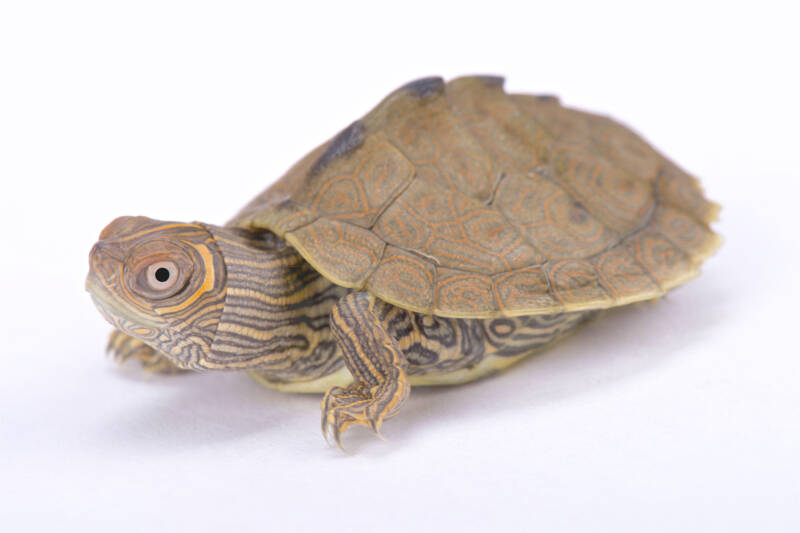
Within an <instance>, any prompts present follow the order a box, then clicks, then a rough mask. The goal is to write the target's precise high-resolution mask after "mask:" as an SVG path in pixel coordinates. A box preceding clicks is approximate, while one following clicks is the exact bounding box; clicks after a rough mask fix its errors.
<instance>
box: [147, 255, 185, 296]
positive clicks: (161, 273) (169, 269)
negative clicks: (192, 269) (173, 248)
mask: <svg viewBox="0 0 800 533" xmlns="http://www.w3.org/2000/svg"><path fill="white" fill-rule="evenodd" d="M146 279H147V285H148V286H149V287H150V288H151V289H153V290H154V291H158V292H160V291H166V290H169V289H171V288H172V287H174V286H175V283H177V281H178V265H176V264H175V263H173V262H172V261H159V262H157V263H153V264H152V265H150V266H149V267H147V275H146Z"/></svg>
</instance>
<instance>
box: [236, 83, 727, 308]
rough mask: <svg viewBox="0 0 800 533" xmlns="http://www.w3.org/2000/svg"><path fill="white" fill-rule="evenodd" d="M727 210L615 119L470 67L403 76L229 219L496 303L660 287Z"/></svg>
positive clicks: (403, 300) (386, 286)
mask: <svg viewBox="0 0 800 533" xmlns="http://www.w3.org/2000/svg"><path fill="white" fill-rule="evenodd" d="M718 210H719V207H718V206H717V205H716V204H714V203H712V202H709V201H708V200H707V199H705V197H704V196H703V193H702V190H701V188H700V186H699V184H698V181H697V180H696V179H695V178H693V177H691V176H690V175H688V174H687V173H685V172H684V171H682V170H681V169H680V168H678V167H677V166H676V165H675V164H673V163H672V162H670V161H669V160H667V159H666V158H665V157H663V156H662V155H660V154H659V153H658V152H657V151H656V150H655V149H653V148H652V147H651V146H650V145H649V144H648V143H647V142H645V141H644V140H643V139H642V138H641V137H640V136H638V135H637V134H635V133H634V132H632V131H631V130H630V129H628V128H627V127H625V126H623V125H621V124H620V123H618V122H615V121H613V120H611V119H609V118H607V117H604V116H600V115H595V114H591V113H586V112H583V111H577V110H574V109H570V108H567V107H564V106H562V105H561V104H560V103H559V101H558V99H556V98H554V97H550V96H534V95H517V94H507V93H506V92H505V91H504V90H503V80H502V78H498V77H491V76H473V77H464V78H457V79H454V80H452V81H450V82H449V83H445V82H444V81H443V80H442V79H441V78H424V79H421V80H417V81H415V82H411V83H409V84H407V85H405V86H403V87H401V88H400V89H398V90H396V91H395V92H393V93H392V94H390V95H389V96H388V97H386V98H385V99H384V100H383V101H382V102H381V103H380V104H379V105H378V106H377V107H376V108H374V109H373V110H372V111H370V112H369V113H368V114H367V115H366V116H365V117H364V118H362V119H361V120H358V121H356V122H354V123H353V124H351V125H350V126H348V127H347V128H345V129H344V130H343V131H342V132H340V133H339V134H338V135H337V136H335V137H334V138H333V139H331V140H330V141H328V142H327V143H325V144H323V145H322V146H320V147H318V148H317V149H316V150H314V151H313V152H311V153H310V154H308V155H307V156H306V157H305V158H303V159H302V160H300V161H299V162H298V163H297V164H296V165H295V166H294V167H293V168H291V169H290V170H289V171H288V172H287V173H286V174H285V175H284V176H283V177H282V178H281V179H280V180H278V181H277V182H276V183H275V184H273V185H272V186H271V187H269V188H268V189H267V190H266V191H264V192H263V193H262V194H260V195H259V196H258V197H256V198H255V199H254V200H253V201H252V202H251V203H250V204H249V205H247V206H246V207H245V208H244V209H243V210H242V211H241V212H240V213H239V214H238V215H237V216H236V218H235V219H234V220H233V221H232V222H231V223H232V224H234V225H240V226H245V227H253V228H263V229H268V230H271V231H273V232H275V233H276V234H278V235H279V236H281V237H284V238H285V239H286V240H287V241H288V242H289V243H290V244H291V245H292V246H294V247H295V248H296V249H297V250H298V251H299V252H300V254H301V255H302V256H303V257H304V258H305V259H306V260H307V261H308V262H309V263H311V265H313V266H314V268H316V269H317V270H318V271H319V272H320V273H322V274H323V275H324V276H326V277H327V278H328V279H330V280H331V281H333V282H334V283H337V284H339V285H342V286H345V287H351V288H356V289H361V288H365V289H366V290H368V291H370V292H371V293H373V294H374V295H376V296H377V297H379V298H381V299H383V300H385V301H387V302H390V303H392V304H395V305H397V306H400V307H403V308H405V309H409V310H411V311H416V312H420V313H434V314H437V315H441V316H448V317H474V318H488V317H493V316H501V315H506V316H517V315H534V314H542V313H553V312H560V311H578V310H588V309H601V308H607V307H613V306H618V305H623V304H627V303H631V302H635V301H641V300H647V299H652V298H656V297H658V296H660V295H662V294H664V292H665V291H667V290H668V289H670V288H672V287H674V286H676V285H678V284H680V283H682V282H684V281H686V280H687V279H689V278H691V277H693V276H695V275H696V274H697V271H698V270H697V269H698V266H699V264H700V263H701V262H702V261H703V260H704V259H705V258H706V257H708V256H709V255H710V254H711V253H713V251H714V250H715V249H716V247H717V246H718V243H719V239H718V237H717V236H716V235H715V234H714V233H713V232H712V231H711V230H710V229H709V223H710V222H712V221H713V220H714V219H715V218H716V215H717V212H718Z"/></svg>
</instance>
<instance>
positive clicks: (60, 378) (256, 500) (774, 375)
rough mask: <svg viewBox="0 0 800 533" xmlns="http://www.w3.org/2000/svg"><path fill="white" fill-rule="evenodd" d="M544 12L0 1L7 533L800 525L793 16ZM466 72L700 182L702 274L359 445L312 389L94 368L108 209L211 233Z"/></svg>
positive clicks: (0, 425) (436, 394) (498, 7)
mask: <svg viewBox="0 0 800 533" xmlns="http://www.w3.org/2000/svg"><path fill="white" fill-rule="evenodd" d="M548 4H553V5H548V6H535V5H533V3H526V2H518V3H516V4H505V3H503V2H499V1H492V2H481V3H480V4H479V5H478V6H476V7H472V6H469V5H467V4H465V3H460V4H459V6H458V8H455V7H452V8H448V9H445V8H439V7H436V6H435V5H434V3H433V2H407V1H406V2H396V3H393V4H391V6H389V5H385V6H382V5H381V4H378V3H375V2H370V3H368V4H365V5H364V6H362V7H351V6H348V5H346V4H342V3H341V2H334V3H332V6H331V7H327V8H320V7H312V6H309V5H302V6H295V7H290V6H289V3H280V5H278V6H276V7H272V8H267V7H265V6H266V3H258V2H255V3H252V4H241V3H224V4H222V3H221V4H220V5H219V6H216V7H213V6H211V5H210V4H208V3H205V2H202V3H201V2H191V3H186V4H179V3H175V2H133V3H128V5H127V7H123V6H122V4H121V3H119V4H118V3H112V2H95V3H89V2H53V3H51V4H42V3H39V2H33V1H25V2H4V3H3V4H2V7H0V61H1V63H0V76H2V83H0V176H1V178H0V179H1V180H2V197H1V198H2V200H0V201H1V202H2V209H0V231H2V244H3V251H2V252H0V254H1V255H2V276H0V284H2V286H1V287H0V294H2V295H3V305H2V306H0V331H1V332H2V347H0V352H1V353H2V373H1V374H0V523H2V524H3V526H2V527H3V530H4V531H54V530H58V531H64V530H66V531H70V530H72V531H81V532H88V531H94V530H100V531H108V530H113V531H179V530H180V531H191V532H200V531H223V530H225V531H249V530H262V531H264V530H266V531H293V530H308V531H311V530H314V531H336V530H349V531H353V530H356V528H358V530H361V531H375V532H382V531H409V529H410V528H413V530H419V531H430V530H436V531H453V530H457V531H506V530H515V529H516V530H520V529H523V530H536V531H545V532H552V531H593V532H597V531H614V532H623V531H637V532H638V531H648V532H650V531H704V532H707V531H725V532H729V531H770V532H775V531H798V530H800V512H799V511H798V507H799V506H800V501H798V500H799V499H800V498H799V496H798V494H799V493H800V486H799V485H800V481H799V480H800V464H799V461H798V450H799V449H800V416H799V415H800V409H799V408H798V405H800V391H799V390H798V378H799V377H800V350H798V347H797V338H798V336H797V331H798V322H797V319H796V317H797V315H798V299H800V290H799V289H798V271H800V250H799V248H800V247H799V246H798V243H799V242H800V239H798V234H797V231H798V227H800V223H799V222H798V221H800V216H799V215H798V211H800V208H799V206H800V188H798V182H800V161H798V140H800V139H798V124H800V113H798V104H797V95H798V93H800V84H798V81H797V78H796V77H795V76H796V72H797V51H798V49H800V43H798V38H797V33H796V27H795V22H796V20H797V16H796V15H797V14H796V13H790V12H789V11H788V10H787V9H785V8H784V9H781V8H779V7H778V6H780V5H789V3H778V2H775V3H772V2H759V3H758V5H757V6H755V5H754V6H752V7H750V8H746V9H745V8H738V7H735V6H733V5H731V4H733V3H719V4H718V5H711V4H707V7H698V5H697V4H699V3H696V2H692V3H690V4H688V5H685V6H681V5H679V4H680V3H676V2H667V3H661V4H659V5H658V6H657V7H652V6H650V7H637V4H633V3H631V4H630V5H616V4H615V3H614V2H611V3H609V2H594V3H593V4H592V5H594V6H595V7H591V6H590V5H588V4H582V5H580V4H570V5H568V6H567V5H563V4H561V3H557V2H548ZM554 4H558V5H562V7H554ZM515 5H516V7H515ZM521 5H526V6H527V7H519V6H521ZM223 6H224V7H223ZM471 72H499V73H504V74H505V75H506V76H507V77H508V83H507V87H508V89H510V90H516V91H530V92H545V93H556V94H559V95H561V97H562V99H563V100H564V101H565V102H566V103H567V104H571V105H576V106H580V107H584V108H588V109H594V110H598V111H603V112H607V113H610V114H612V115H613V116H615V117H617V118H619V119H621V120H623V121H625V122H627V123H629V124H631V125H632V126H633V127H635V128H636V129H637V130H639V131H641V132H643V133H644V134H645V135H646V137H647V138H648V139H650V140H651V141H652V142H654V143H655V144H656V145H657V146H658V147H659V148H660V149H662V150H663V151H664V152H665V153H667V154H668V155H669V156H670V157H672V158H673V159H674V160H675V161H677V162H678V163H679V164H681V165H682V166H684V167H685V168H687V169H689V170H690V171H691V172H693V173H695V174H697V175H698V176H701V177H702V180H703V184H704V185H705V187H706V189H707V191H708V194H709V196H710V197H711V198H713V199H714V200H717V201H719V202H720V203H721V204H722V205H723V206H724V210H723V212H722V221H721V222H720V223H719V224H718V225H717V226H716V228H717V230H718V231H719V232H720V233H721V234H722V235H723V236H724V237H725V240H726V242H725V245H724V246H723V248H722V250H721V251H720V253H719V254H718V255H717V256H716V257H714V258H712V259H711V260H710V261H709V262H708V263H707V265H706V267H705V268H704V273H703V275H702V276H701V277H700V278H699V279H697V280H695V281H692V282H691V283H689V284H687V285H685V286H683V287H681V288H679V289H678V290H676V291H674V292H673V293H671V294H670V295H669V297H668V298H666V299H664V300H662V301H661V302H659V303H656V304H652V305H643V306H639V307H636V308H630V309H624V310H621V311H618V312H615V313H612V314H609V315H608V316H605V317H603V318H601V319H600V320H597V321H595V322H594V323H592V324H590V325H589V326H587V327H586V328H584V329H583V330H582V331H580V332H579V333H578V334H576V335H575V336H573V337H571V338H569V339H568V340H566V341H565V342H563V343H561V344H560V345H558V346H557V347H556V348H555V349H553V350H551V351H550V352H547V353H546V354H543V355H541V356H540V357H537V358H535V359H531V360H529V361H526V362H525V363H524V364H522V365H521V366H519V367H517V368H514V369H513V370H512V371H509V372H507V373H505V374H503V375H500V376H498V377H495V378H492V379H488V380H485V381H482V382H479V383H475V384H472V385H469V386H463V387H459V388H451V389H441V390H424V391H417V390H415V391H414V392H413V393H412V396H411V398H410V400H409V402H408V404H407V405H406V407H405V408H404V409H403V410H402V412H401V414H400V415H399V416H398V417H397V418H395V419H393V420H391V421H389V422H388V423H387V424H386V426H385V434H386V436H387V437H388V442H381V441H378V440H376V439H373V438H372V437H371V436H370V435H369V434H368V433H367V432H365V431H358V430H356V431H353V432H352V434H348V435H347V438H346V443H347V445H348V447H349V448H350V449H351V450H352V451H353V452H354V453H353V455H351V456H345V455H343V454H341V453H339V452H338V451H337V450H335V449H329V448H327V447H326V446H325V444H324V442H323V441H322V437H321V435H320V431H319V406H318V403H319V397H315V396H296V395H286V394H281V393H277V392H273V391H270V390H265V389H262V388H259V386H258V385H256V384H255V383H254V382H252V381H250V380H249V379H248V378H247V377H245V376H242V375H235V374H205V375H191V376H185V377H173V378H162V377H158V376H149V375H144V374H143V373H142V372H141V371H140V370H139V369H138V368H136V367H134V366H126V367H123V368H121V369H119V368H117V367H116V366H115V365H114V364H113V363H112V362H111V361H110V360H108V359H106V358H104V357H103V352H102V349H103V344H104V342H105V336H106V333H107V331H108V326H107V325H106V324H105V323H104V322H103V321H102V319H101V318H100V316H99V315H98V314H97V313H96V311H95V310H94V309H93V307H92V304H91V302H90V300H89V298H88V296H86V294H85V293H84V292H83V288H82V285H83V277H84V275H85V270H86V254H87V252H88V250H89V247H90V246H91V244H92V242H93V240H94V239H95V237H96V236H97V233H98V232H99V230H100V229H101V228H102V227H103V226H104V225H105V224H106V223H107V222H108V221H109V220H110V219H111V218H113V217H115V216H117V215H120V214H143V215H149V216H152V217H156V218H166V219H177V220H195V219H200V220H205V221H208V222H215V223H221V222H223V221H224V220H225V219H226V218H227V217H228V216H230V215H231V214H233V213H234V212H235V210H236V209H237V208H238V207H240V206H241V205H243V204H244V203H245V201H247V200H248V199H249V198H250V197H251V196H252V195H254V194H255V193H256V192H258V191H259V190H261V189H262V188H263V187H265V186H266V185H267V184H268V182H269V181H270V180H272V179H274V178H275V177H277V176H279V175H280V174H281V173H282V172H283V171H284V170H285V169H286V168H288V167H289V166H290V165H291V164H292V163H293V162H294V161H295V159H297V158H298V157H299V156H301V155H302V154H304V153H305V152H306V151H308V150H309V149H311V148H312V147H314V146H316V145H317V144H318V143H319V142H321V141H323V140H324V139H326V138H327V137H329V136H331V135H332V134H334V133H335V132H337V131H338V130H339V129H341V128H342V127H344V126H345V125H347V124H348V123H349V122H350V121H352V120H353V119H355V118H357V117H359V116H360V115H362V114H363V113H364V112H365V111H367V110H368V109H369V108H370V107H372V106H373V105H374V104H375V103H377V102H378V101H379V100H380V98H382V97H383V96H384V95H385V94H386V93H388V92H389V91H390V90H392V89H393V88H395V87H396V86H399V85H401V84H402V83H404V82H406V81H409V80H411V79H414V78H416V77H420V76H423V75H429V74H434V73H440V74H443V75H445V76H447V77H452V76H454V75H457V74H463V73H471ZM456 526H457V529H453V528H455V527H456Z"/></svg>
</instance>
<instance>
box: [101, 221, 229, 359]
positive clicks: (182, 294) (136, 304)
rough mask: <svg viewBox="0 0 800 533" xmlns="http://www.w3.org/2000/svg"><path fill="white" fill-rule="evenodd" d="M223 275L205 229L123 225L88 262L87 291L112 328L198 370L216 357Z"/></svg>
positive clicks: (117, 224)
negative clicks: (212, 354)
mask: <svg viewBox="0 0 800 533" xmlns="http://www.w3.org/2000/svg"><path fill="white" fill-rule="evenodd" d="M225 287H226V270H225V265H224V262H223V258H222V254H221V253H220V251H219V248H218V247H217V244H216V242H215V240H214V237H213V236H212V234H211V233H210V232H209V229H208V227H207V226H205V225H203V224H197V223H192V224H183V223H177V222H161V221H157V220H152V219H149V218H145V217H120V218H117V219H116V220H114V221H113V222H111V224H109V225H108V226H107V227H106V228H105V229H104V230H103V231H102V232H101V233H100V239H99V240H98V241H97V243H96V244H95V245H94V247H93V248H92V251H91V253H90V255H89V275H88V276H87V278H86V290H88V291H89V293H90V294H91V296H92V299H93V300H94V302H95V305H96V306H97V308H98V309H99V310H100V313H101V314H102V315H103V316H104V317H105V318H106V320H108V321H109V322H110V323H111V324H112V325H113V326H114V327H116V328H117V329H119V330H120V331H122V332H124V333H127V334H128V335H131V336H133V337H136V338H138V339H141V340H142V341H144V342H145V343H147V344H149V345H150V346H152V347H153V348H155V349H156V350H158V351H160V352H162V353H164V354H166V355H167V356H168V357H169V358H170V359H171V360H172V361H173V362H174V363H175V364H177V365H178V366H180V367H182V368H198V367H201V366H203V361H204V360H205V359H206V358H207V357H208V355H209V353H210V352H211V344H212V342H213V340H214V336H215V334H216V329H217V325H218V324H219V321H220V318H221V315H222V308H223V305H224V300H225Z"/></svg>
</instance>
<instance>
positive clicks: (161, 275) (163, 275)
mask: <svg viewBox="0 0 800 533" xmlns="http://www.w3.org/2000/svg"><path fill="white" fill-rule="evenodd" d="M156 279H157V280H158V281H159V283H164V282H165V281H167V280H168V279H169V269H168V268H164V267H161V268H157V269H156Z"/></svg>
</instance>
